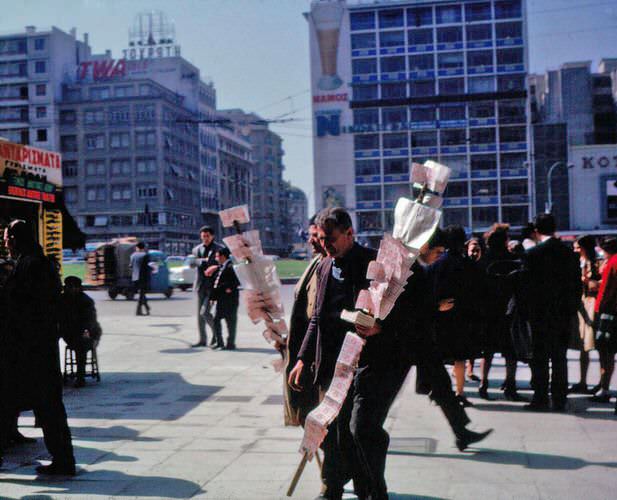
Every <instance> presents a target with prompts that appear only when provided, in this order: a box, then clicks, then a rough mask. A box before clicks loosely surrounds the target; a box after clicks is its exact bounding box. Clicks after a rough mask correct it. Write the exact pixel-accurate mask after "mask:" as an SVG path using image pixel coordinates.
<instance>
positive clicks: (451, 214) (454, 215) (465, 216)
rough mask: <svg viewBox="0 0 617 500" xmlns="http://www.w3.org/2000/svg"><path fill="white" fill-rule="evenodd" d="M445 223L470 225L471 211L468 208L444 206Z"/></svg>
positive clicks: (448, 224) (445, 224)
mask: <svg viewBox="0 0 617 500" xmlns="http://www.w3.org/2000/svg"><path fill="white" fill-rule="evenodd" d="M442 220H443V225H444V226H450V225H460V226H465V227H467V226H469V211H468V210H467V209H466V208H444V209H443V219H442Z"/></svg>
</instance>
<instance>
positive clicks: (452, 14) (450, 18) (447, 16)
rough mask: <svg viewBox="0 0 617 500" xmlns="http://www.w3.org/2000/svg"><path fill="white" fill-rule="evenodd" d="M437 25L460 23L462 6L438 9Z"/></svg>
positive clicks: (446, 6)
mask: <svg viewBox="0 0 617 500" xmlns="http://www.w3.org/2000/svg"><path fill="white" fill-rule="evenodd" d="M435 14H436V16H437V24H448V23H460V22H461V6H460V5H444V6H441V7H437V8H436V12H435Z"/></svg>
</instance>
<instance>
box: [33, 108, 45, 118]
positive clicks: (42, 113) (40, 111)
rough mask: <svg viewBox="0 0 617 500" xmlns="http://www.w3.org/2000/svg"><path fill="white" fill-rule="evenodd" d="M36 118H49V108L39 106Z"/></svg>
mask: <svg viewBox="0 0 617 500" xmlns="http://www.w3.org/2000/svg"><path fill="white" fill-rule="evenodd" d="M36 117H37V118H47V107H46V106H37V108H36Z"/></svg>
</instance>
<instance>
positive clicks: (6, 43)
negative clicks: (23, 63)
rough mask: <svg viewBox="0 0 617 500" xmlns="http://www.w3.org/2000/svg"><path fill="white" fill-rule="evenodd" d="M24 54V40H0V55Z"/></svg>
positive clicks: (25, 47) (25, 48)
mask: <svg viewBox="0 0 617 500" xmlns="http://www.w3.org/2000/svg"><path fill="white" fill-rule="evenodd" d="M26 52H27V46H26V39H25V38H13V39H10V40H0V55H3V56H8V55H13V54H25V53H26Z"/></svg>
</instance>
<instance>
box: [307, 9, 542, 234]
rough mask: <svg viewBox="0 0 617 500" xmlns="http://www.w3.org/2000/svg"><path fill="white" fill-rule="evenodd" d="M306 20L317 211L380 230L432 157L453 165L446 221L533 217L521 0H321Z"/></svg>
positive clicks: (478, 226) (482, 222)
mask: <svg viewBox="0 0 617 500" xmlns="http://www.w3.org/2000/svg"><path fill="white" fill-rule="evenodd" d="M307 18H308V20H309V30H310V50H311V73H312V77H311V79H312V98H313V118H314V128H315V130H314V146H313V149H314V162H315V196H316V198H315V202H316V206H317V207H318V208H320V207H323V206H325V205H328V204H337V205H343V206H345V207H347V208H348V209H350V210H351V211H352V212H353V214H354V216H355V218H356V223H357V228H358V232H359V235H360V237H361V238H364V239H365V240H367V241H371V240H372V239H373V237H374V238H375V239H378V238H379V237H380V235H381V234H382V233H383V231H384V230H390V229H391V227H392V222H393V221H392V208H393V205H394V203H395V202H396V200H397V198H398V197H400V196H402V195H407V196H409V195H410V192H411V187H410V178H409V172H410V165H411V162H419V163H422V162H424V161H425V160H427V159H433V160H436V161H439V162H441V163H443V164H446V165H448V166H449V167H451V168H452V170H453V172H452V178H451V181H450V184H449V186H448V189H447V192H446V196H445V200H444V209H443V210H444V214H443V224H446V225H447V224H452V223H457V224H462V225H464V226H466V227H467V228H468V229H470V230H474V231H476V230H482V229H484V228H486V227H488V226H489V225H490V224H492V223H493V222H495V221H505V222H510V223H511V224H512V225H514V226H519V225H522V224H524V223H525V222H527V221H528V219H529V217H530V215H531V211H532V200H531V197H530V194H531V185H532V174H533V172H532V171H531V170H529V169H527V168H526V162H527V161H528V157H529V147H528V142H529V141H528V135H529V134H528V123H529V113H528V99H527V90H526V76H527V60H528V56H527V36H526V31H527V29H526V12H525V2H524V1H523V0H492V1H458V2H452V1H438V0H433V1H424V0H415V1H412V0H408V1H386V0H383V1H375V2H370V3H368V2H351V1H350V2H345V1H325V0H321V1H317V0H316V1H313V2H312V4H311V11H310V13H309V14H308V15H307Z"/></svg>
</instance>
